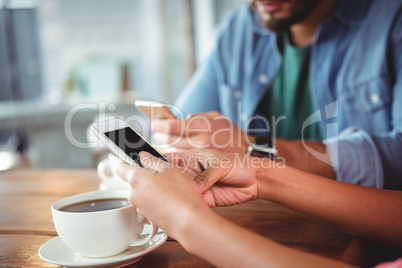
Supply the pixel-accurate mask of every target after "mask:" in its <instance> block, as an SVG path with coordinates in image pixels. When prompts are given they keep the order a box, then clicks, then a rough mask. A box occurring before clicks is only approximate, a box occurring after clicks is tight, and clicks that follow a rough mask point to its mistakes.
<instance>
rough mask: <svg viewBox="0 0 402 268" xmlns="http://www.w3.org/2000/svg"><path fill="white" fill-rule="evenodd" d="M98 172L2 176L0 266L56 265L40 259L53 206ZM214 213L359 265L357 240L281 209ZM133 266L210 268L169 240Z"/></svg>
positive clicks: (86, 186)
mask: <svg viewBox="0 0 402 268" xmlns="http://www.w3.org/2000/svg"><path fill="white" fill-rule="evenodd" d="M98 184H99V180H98V178H97V175H96V172H95V171H94V170H50V171H36V170H30V171H9V172H3V173H0V267H55V265H52V264H49V263H46V262H44V261H42V260H41V259H40V258H39V256H38V249H39V247H40V246H41V245H42V244H44V243H45V242H46V241H48V240H50V239H51V238H53V237H55V236H57V233H56V231H55V229H54V226H53V222H52V216H51V211H50V206H51V205H52V204H53V203H54V202H55V201H57V200H59V199H61V198H64V197H67V196H70V195H74V194H78V193H82V192H88V191H93V190H96V189H97V188H98ZM215 211H216V212H217V213H218V214H220V215H222V216H223V217H225V218H227V219H229V220H231V221H233V222H235V223H236V224H238V225H240V226H243V227H245V228H248V229H250V230H252V231H254V232H256V233H259V234H261V235H263V236H265V237H268V238H270V239H273V240H275V241H277V242H279V243H282V244H284V245H287V246H289V247H292V248H297V249H300V250H302V251H306V252H313V253H317V254H320V255H323V256H327V257H329V258H334V259H339V260H342V261H344V262H348V263H351V264H358V265H361V264H362V263H363V261H364V259H365V254H366V252H365V251H366V250H365V246H364V244H363V243H362V242H361V241H360V240H359V239H357V238H355V237H352V236H350V235H348V234H345V233H343V232H341V231H339V230H337V229H334V228H332V227H330V226H327V225H323V224H320V223H317V222H314V221H312V220H309V219H307V218H305V217H303V216H301V215H298V214H296V213H294V212H292V211H290V210H288V209H286V208H283V207H281V206H279V205H276V204H273V203H270V202H266V201H254V202H250V203H246V204H242V205H237V206H233V207H227V208H216V209H215ZM132 267H211V265H210V264H209V263H207V262H205V261H203V260H202V259H200V258H198V257H196V256H193V255H191V254H189V253H187V252H186V251H185V250H184V249H183V248H182V247H181V245H180V244H179V243H178V242H176V241H174V240H171V239H169V240H168V241H167V242H166V243H165V244H164V245H163V246H162V247H160V248H159V249H157V250H155V251H153V252H151V253H149V254H147V255H146V256H145V257H144V258H143V259H142V260H140V261H139V262H137V263H135V264H132Z"/></svg>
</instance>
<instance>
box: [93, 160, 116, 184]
mask: <svg viewBox="0 0 402 268" xmlns="http://www.w3.org/2000/svg"><path fill="white" fill-rule="evenodd" d="M97 172H98V176H99V178H100V179H101V181H103V182H107V181H111V180H112V179H113V175H112V174H110V173H111V171H110V163H109V160H108V159H103V160H102V161H101V162H100V163H99V164H98V168H97ZM108 173H109V174H110V175H109V174H108Z"/></svg>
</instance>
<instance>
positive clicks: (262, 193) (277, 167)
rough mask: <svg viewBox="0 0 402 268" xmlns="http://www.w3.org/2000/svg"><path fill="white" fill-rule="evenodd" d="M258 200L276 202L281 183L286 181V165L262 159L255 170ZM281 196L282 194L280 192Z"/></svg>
mask: <svg viewBox="0 0 402 268" xmlns="http://www.w3.org/2000/svg"><path fill="white" fill-rule="evenodd" d="M256 180H257V185H258V196H257V198H258V199H264V200H269V201H276V199H277V198H276V196H277V195H280V194H281V191H282V190H281V187H282V183H283V181H285V180H286V165H285V164H284V163H280V162H276V161H273V160H270V159H262V160H261V165H260V166H259V167H258V168H257V169H256ZM282 194H283V192H282Z"/></svg>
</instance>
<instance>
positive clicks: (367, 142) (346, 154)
mask: <svg viewBox="0 0 402 268" xmlns="http://www.w3.org/2000/svg"><path fill="white" fill-rule="evenodd" d="M326 145H327V150H328V152H329V155H330V158H331V162H332V164H333V166H334V168H335V171H336V174H337V179H338V181H342V182H347V183H351V184H356V185H364V186H369V187H376V188H383V187H384V173H383V167H382V162H381V158H380V153H379V151H378V148H377V146H376V144H375V142H374V140H373V139H372V138H371V137H370V136H369V135H368V134H367V133H366V132H365V131H364V130H362V129H360V128H358V127H349V128H347V129H345V130H344V131H343V132H341V133H340V135H339V136H337V137H334V138H330V139H328V140H326Z"/></svg>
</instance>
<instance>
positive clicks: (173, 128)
mask: <svg viewBox="0 0 402 268" xmlns="http://www.w3.org/2000/svg"><path fill="white" fill-rule="evenodd" d="M151 127H152V131H154V132H162V133H167V134H171V135H175V136H180V135H183V133H184V129H185V120H183V119H164V120H160V119H155V120H154V121H153V123H152V125H151Z"/></svg>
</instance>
